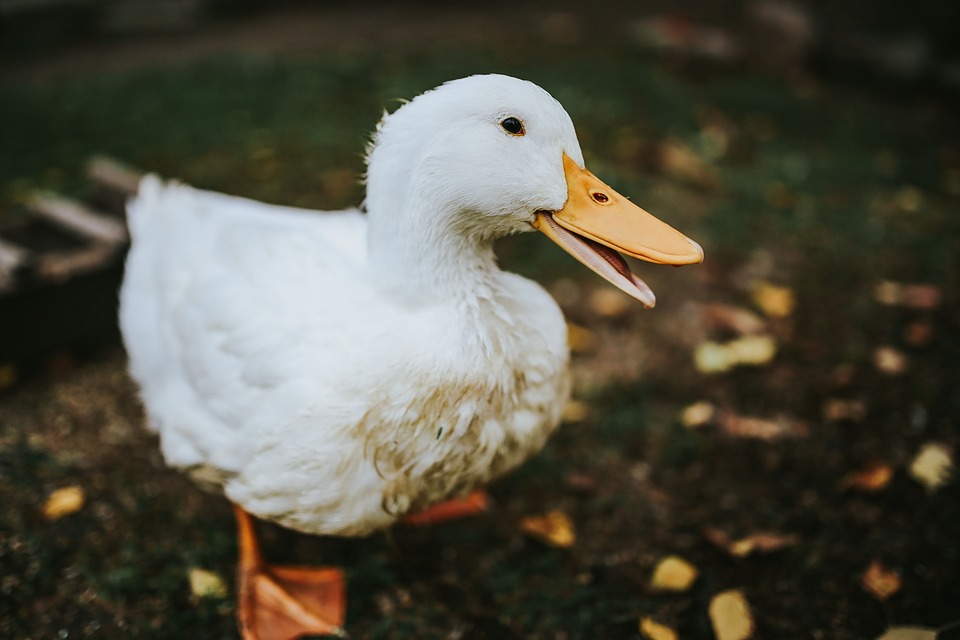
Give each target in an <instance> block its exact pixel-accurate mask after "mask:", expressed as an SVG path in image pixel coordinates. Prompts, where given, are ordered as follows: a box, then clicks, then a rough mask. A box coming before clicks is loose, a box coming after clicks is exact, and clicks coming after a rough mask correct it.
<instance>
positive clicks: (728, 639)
mask: <svg viewBox="0 0 960 640" xmlns="http://www.w3.org/2000/svg"><path fill="white" fill-rule="evenodd" d="M709 614H710V623H711V625H712V626H713V633H714V634H715V635H716V636H717V640H747V638H749V637H750V636H752V635H753V629H754V624H753V615H752V614H751V613H750V606H749V605H748V604H747V599H746V598H745V597H744V595H743V593H742V592H741V591H740V590H738V589H731V590H729V591H723V592H721V593H718V594H717V595H715V596H714V597H713V599H712V600H710V608H709Z"/></svg>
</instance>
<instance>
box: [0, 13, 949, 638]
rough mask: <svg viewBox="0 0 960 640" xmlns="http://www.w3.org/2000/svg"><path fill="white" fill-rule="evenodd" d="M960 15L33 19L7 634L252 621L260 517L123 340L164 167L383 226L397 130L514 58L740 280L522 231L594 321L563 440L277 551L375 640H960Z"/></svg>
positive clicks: (19, 247)
mask: <svg viewBox="0 0 960 640" xmlns="http://www.w3.org/2000/svg"><path fill="white" fill-rule="evenodd" d="M958 24H960V4H957V3H950V2H935V1H932V0H927V1H923V2H913V3H895V2H865V1H863V2H861V1H851V2H839V3H838V2H833V3H830V2H822V1H819V0H816V1H814V0H811V1H809V2H799V1H798V2H790V1H786V0H737V1H728V2H698V1H695V0H683V1H679V2H678V1H674V2H669V3H668V2H661V1H659V0H650V1H648V2H612V3H594V4H591V5H589V6H584V5H583V4H582V3H570V2H553V3H549V4H548V3H538V2H519V3H512V4H507V5H499V6H496V7H493V8H492V9H491V8H489V7H484V8H483V9H480V8H477V7H476V6H474V5H472V4H470V3H440V2H426V1H425V2H401V3H378V2H372V1H371V2H360V3H351V4H349V5H346V4H337V3H324V2H316V3H308V2H274V3H269V5H268V4H267V3H261V2H255V1H253V0H243V1H239V2H226V1H224V0H155V1H150V0H0V105H2V107H0V112H2V114H3V120H2V123H3V124H2V136H0V139H2V153H0V389H2V395H0V487H2V492H3V498H2V500H0V566H2V567H3V569H2V571H0V594H2V595H0V636H3V637H10V638H50V637H59V638H129V637H137V638H180V637H204V638H206V637H211V638H213V637H217V638H220V637H222V638H234V637H237V636H236V631H235V623H234V618H233V615H234V608H233V607H234V605H233V591H232V589H233V586H232V571H233V562H234V555H233V554H234V553H235V545H234V541H233V537H232V536H233V531H232V522H231V518H232V516H231V513H230V509H229V505H228V504H227V503H226V501H225V500H223V499H222V498H220V497H217V496H212V495H208V494H205V493H203V492H201V491H200V490H199V489H197V488H196V487H194V486H193V485H192V484H190V483H189V482H188V481H187V480H185V479H184V478H183V477H181V476H180V475H179V474H177V473H176V472H174V471H171V470H168V469H166V468H165V467H164V466H163V463H162V461H161V459H160V457H159V454H158V452H157V444H156V441H155V439H154V438H153V437H152V436H151V435H150V434H148V433H147V432H146V431H145V430H144V429H143V428H142V415H141V412H140V408H139V403H138V400H137V398H136V393H135V391H134V389H133V387H132V385H131V383H130V381H129V380H128V378H127V376H126V373H125V356H124V354H123V350H122V348H121V347H120V345H119V341H118V338H117V334H116V327H115V321H114V316H115V311H116V295H115V292H116V287H117V286H118V283H119V279H120V276H121V273H122V258H123V254H124V251H125V233H124V231H123V225H122V220H123V218H122V202H123V199H124V197H125V196H124V193H125V191H124V190H125V189H129V188H130V184H131V181H133V183H135V180H136V175H137V172H139V171H150V172H156V173H159V174H162V175H164V176H167V177H171V178H177V179H180V180H183V181H186V182H189V183H191V184H195V185H197V186H200V187H203V188H208V189H215V190H219V191H224V192H229V193H235V194H239V195H243V196H247V197H252V198H257V199H261V200H266V201H270V202H277V203H282V204H288V205H295V206H302V207H309V208H318V209H339V208H344V207H348V206H355V205H357V204H358V203H359V202H360V201H361V200H362V197H363V191H362V185H361V184H360V177H361V176H362V174H363V149H364V145H365V143H366V141H367V140H368V139H369V136H370V133H371V132H372V131H373V128H374V126H375V124H376V122H377V120H378V119H379V117H380V115H381V114H382V112H383V111H384V110H385V109H386V110H388V111H389V110H393V109H394V108H396V106H397V105H398V104H399V101H400V100H402V99H409V98H412V97H413V96H415V95H417V94H418V93H421V92H423V91H425V90H427V89H429V88H431V87H433V86H436V85H437V84H439V83H441V82H443V81H445V80H449V79H452V78H456V77H461V76H465V75H469V74H472V73H489V72H499V73H507V74H511V75H516V76H519V77H523V78H526V79H529V80H532V81H534V82H536V83H538V84H540V85H541V86H543V87H544V88H545V89H547V90H548V91H549V92H551V93H552V94H553V95H554V96H555V97H556V98H557V99H558V100H559V101H560V102H561V103H562V104H563V105H564V106H565V108H566V109H567V110H568V112H569V113H570V114H571V116H572V118H573V121H574V123H575V125H576V127H577V131H578V135H579V137H580V142H581V146H582V147H583V150H584V153H585V156H586V160H587V164H588V166H589V167H590V168H591V169H592V171H594V173H596V174H597V175H599V176H601V177H603V179H604V180H606V181H607V182H609V183H610V184H611V185H612V186H614V187H615V188H617V189H618V190H620V191H621V192H623V193H626V194H629V195H631V196H632V198H633V200H634V201H636V202H638V203H639V204H641V205H642V206H644V208H646V209H648V210H650V211H652V212H654V213H656V214H657V215H658V216H660V217H662V218H663V219H665V220H667V221H669V222H670V223H671V224H673V225H674V226H676V227H677V228H679V229H681V230H682V231H684V232H685V233H686V234H687V235H689V236H690V237H692V238H694V239H696V240H698V241H699V242H700V243H701V244H702V245H703V246H704V248H705V251H706V256H707V260H706V261H705V262H704V264H702V265H699V266H696V267H688V268H685V269H678V270H667V269H663V268H657V267H654V266H652V265H646V264H638V265H636V268H635V270H636V271H637V273H638V274H640V275H641V276H642V277H643V278H644V279H645V280H647V281H648V282H649V283H650V284H651V286H652V288H653V289H654V291H655V292H656V293H657V295H658V306H657V308H656V309H654V310H652V311H649V312H644V311H641V310H639V309H637V308H636V306H635V305H633V304H632V303H631V302H630V301H629V300H627V299H626V298H625V297H624V296H622V295H621V294H619V293H617V292H615V291H612V290H611V289H609V288H608V287H607V286H606V285H604V284H603V283H602V282H600V281H599V279H597V278H595V277H594V276H593V275H592V274H590V273H589V272H587V271H586V270H583V269H582V268H581V267H580V266H579V265H578V264H576V263H575V262H573V261H571V260H569V258H568V257H567V256H566V254H564V253H562V252H561V251H560V250H558V249H554V248H553V247H552V246H546V244H545V243H543V242H540V239H539V238H535V237H528V236H532V235H533V234H526V235H525V236H523V237H518V238H509V239H507V240H506V241H504V242H503V243H502V244H501V246H500V247H499V252H498V253H499V255H500V257H501V261H502V263H503V265H504V267H505V268H508V269H511V270H515V271H518V272H520V273H522V274H524V275H527V276H529V277H531V278H534V279H536V280H538V281H539V282H541V283H542V284H543V285H544V286H546V287H547V288H548V289H549V290H550V291H551V293H553V294H554V296H555V297H556V298H557V300H558V301H559V302H560V304H561V306H562V307H563V308H564V311H565V313H566V314H567V317H568V319H569V321H570V336H571V347H572V349H573V352H574V359H573V365H574V374H575V379H576V385H575V392H574V401H573V402H572V403H571V405H570V406H568V407H567V411H566V420H565V424H564V425H563V426H562V427H561V429H560V431H559V432H558V434H557V435H556V437H555V438H553V440H552V441H551V442H550V444H549V445H548V447H547V449H546V450H545V451H544V452H543V453H542V454H541V455H540V456H538V457H537V458H535V459H534V460H532V461H531V462H530V463H528V464H527V465H525V466H524V467H523V468H522V469H521V470H519V471H518V472H517V473H515V474H513V475H511V476H510V477H509V478H506V479H504V480H501V481H499V482H497V483H496V484H495V485H494V486H493V487H492V488H491V493H492V495H493V498H494V501H495V507H494V509H493V511H492V513H491V514H490V515H489V516H487V517H485V518H481V519H479V520H476V521H474V522H472V523H464V524H460V523H457V524H451V525H448V526H445V527H443V528H441V529H436V530H398V531H396V532H392V533H390V534H389V535H386V536H376V537H374V538H371V539H369V540H365V541H343V540H320V539H316V538H309V537H306V536H298V535H295V534H292V533H290V532H286V531H283V530H280V529H278V528H274V527H264V533H265V538H266V544H267V548H268V553H269V554H270V555H271V556H272V557H276V559H278V560H288V561H291V562H292V561H299V562H305V561H314V560H316V561H328V562H330V561H332V562H337V563H340V564H343V565H344V566H345V567H346V569H347V571H348V577H349V581H350V588H351V591H352V593H351V601H350V610H349V612H348V630H349V631H350V633H351V635H352V636H353V637H356V638H368V637H369V638H406V637H409V638H641V637H642V638H654V639H658V638H669V637H671V636H668V635H657V634H664V633H666V631H663V630H662V629H659V630H658V627H657V626H656V625H662V626H663V627H666V628H668V630H673V631H676V632H678V633H679V636H680V637H682V638H693V639H700V638H703V639H709V638H721V639H722V638H730V637H756V638H808V637H809V638H836V639H845V638H849V639H862V638H879V637H881V635H883V634H884V633H885V632H886V630H887V629H889V628H890V627H896V626H900V625H917V626H919V627H922V628H925V629H927V633H928V635H927V636H920V635H917V636H911V637H915V638H921V637H924V638H929V637H931V636H930V635H929V634H930V633H933V630H936V629H940V630H941V633H940V635H939V637H940V638H941V639H946V640H949V639H950V638H958V637H960V632H958V631H957V629H956V628H955V627H950V626H949V625H950V624H951V623H952V622H954V621H956V620H958V619H960V604H958V603H960V546H958V544H957V542H956V537H957V536H956V533H957V531H958V530H960V500H958V498H960V495H958V494H960V491H958V485H957V482H956V479H955V473H954V471H953V469H954V457H955V453H956V450H957V447H958V444H960V436H958V429H957V422H958V418H960V400H958V399H957V396H956V395H955V392H956V389H957V388H958V382H960V375H958V370H957V366H956V363H957V362H958V361H960V331H958V329H960V300H958V297H957V291H958V288H957V284H958V282H957V280H958V274H960V269H958V264H957V262H958V256H960V215H958V214H960V145H958V142H960V127H958V124H960V123H958V118H957V108H958V99H960V40H958V39H957V38H956V32H957V28H956V27H957V25H958ZM547 513H559V514H562V515H563V516H564V517H565V518H566V520H563V519H560V520H557V519H556V518H554V519H553V520H549V519H548V520H547V521H548V522H554V523H556V522H565V524H563V525H556V526H561V528H564V527H565V528H568V529H569V532H570V533H573V534H574V541H573V542H570V543H565V544H558V540H560V539H564V540H568V538H565V537H564V536H563V535H560V534H558V532H557V531H552V532H551V530H550V527H546V532H545V529H544V526H545V525H543V524H542V523H541V524H540V525H537V524H536V522H537V521H536V520H531V518H537V517H540V516H544V515H546V514H547ZM531 522H533V523H534V524H531ZM672 557H678V558H681V559H682V560H683V562H684V563H685V565H684V566H685V567H687V568H688V569H692V573H690V572H689V571H688V572H687V573H686V574H684V575H687V576H688V577H689V580H679V581H677V580H673V581H670V580H667V582H666V583H665V582H664V578H663V575H662V574H658V570H659V569H661V568H662V566H663V563H664V560H665V559H667V558H672ZM198 571H199V572H201V573H198ZM197 576H201V577H203V576H206V577H205V578H203V579H206V580H208V582H206V583H204V582H203V579H201V578H197ZM204 584H206V585H207V586H206V587H204V586H203V585H204ZM211 584H212V585H213V586H210V585H211ZM198 585H200V586H198ZM730 592H732V593H735V594H738V595H739V597H742V598H743V599H744V601H745V602H746V603H747V605H748V608H747V612H748V613H747V614H744V615H746V616H747V618H746V620H747V621H748V622H749V628H750V629H751V631H750V633H749V634H748V635H740V636H737V635H736V634H735V632H733V631H730V628H731V625H733V626H734V627H735V626H736V624H739V623H743V624H746V623H745V622H744V619H742V618H741V619H735V620H734V621H733V622H730V621H729V620H728V621H727V622H724V621H723V620H719V621H718V619H717V616H716V615H715V613H716V607H713V606H711V605H712V604H713V603H715V602H716V598H717V596H718V595H720V594H724V593H730ZM725 625H726V626H725ZM917 633H919V632H917Z"/></svg>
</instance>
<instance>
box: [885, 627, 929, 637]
mask: <svg viewBox="0 0 960 640" xmlns="http://www.w3.org/2000/svg"><path fill="white" fill-rule="evenodd" d="M877 640H937V630H936V629H927V628H926V627H890V628H889V629H887V631H886V633H884V634H883V635H882V636H880V637H879V638H877Z"/></svg>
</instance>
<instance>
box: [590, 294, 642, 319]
mask: <svg viewBox="0 0 960 640" xmlns="http://www.w3.org/2000/svg"><path fill="white" fill-rule="evenodd" d="M587 304H588V305H589V306H590V308H591V309H592V310H593V312H594V313H596V314H597V315H600V316H603V317H605V318H616V317H618V316H622V315H624V314H625V313H627V312H628V311H630V310H631V309H633V308H634V307H633V304H634V303H633V300H631V299H630V298H629V297H627V295H626V294H624V293H622V292H620V290H619V289H611V288H610V287H597V288H596V289H594V290H593V291H591V292H590V297H589V298H588V299H587Z"/></svg>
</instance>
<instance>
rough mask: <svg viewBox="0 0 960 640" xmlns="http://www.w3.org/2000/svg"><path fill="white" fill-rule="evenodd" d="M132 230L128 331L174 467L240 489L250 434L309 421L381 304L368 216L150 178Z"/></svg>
mask: <svg viewBox="0 0 960 640" xmlns="http://www.w3.org/2000/svg"><path fill="white" fill-rule="evenodd" d="M128 218H129V225H130V230H131V237H132V246H131V250H130V253H129V255H128V257H127V264H126V272H125V276H124V283H123V286H122V289H121V294H120V302H121V305H120V323H121V329H122V333H123V338H124V343H125V345H126V347H127V351H128V354H129V357H130V370H131V373H132V375H133V377H134V378H135V379H136V380H137V382H138V383H139V384H140V387H141V393H142V397H143V401H144V405H145V407H146V410H147V414H148V418H149V422H150V424H151V426H152V428H154V429H155V430H157V431H158V432H159V433H160V435H161V440H162V447H163V453H164V456H165V458H166V459H167V462H168V463H170V464H172V465H175V466H180V467H195V466H212V467H213V468H215V469H216V470H218V472H219V473H222V474H223V475H227V476H229V475H230V474H232V473H235V472H236V471H238V470H239V468H240V467H242V465H243V464H244V460H245V458H246V457H247V455H248V453H249V452H245V451H244V446H245V441H247V438H244V437H242V435H241V432H242V430H243V429H244V428H248V427H249V425H251V424H253V423H257V422H260V423H263V422H271V421H272V422H276V421H282V420H286V419H289V416H291V415H295V414H296V413H297V412H298V411H303V410H304V407H303V406H302V404H303V403H304V401H305V400H304V399H305V398H309V397H310V396H311V389H316V388H317V387H318V386H321V385H322V384H323V378H324V376H325V375H329V374H330V372H329V369H330V366H329V364H330V362H336V361H337V360H338V359H342V357H343V356H342V355H341V353H340V352H341V351H342V349H343V348H344V347H343V345H344V344H345V343H347V342H349V341H351V336H350V334H351V332H355V331H357V330H358V329H357V324H358V323H357V321H356V320H357V317H358V316H362V315H363V314H364V313H365V312H369V308H370V306H371V305H375V304H376V299H375V296H374V294H373V290H372V288H371V287H370V286H369V281H368V280H367V275H366V274H367V269H366V262H367V259H366V229H367V225H366V216H365V215H363V214H362V213H360V212H359V211H357V210H347V211H341V212H318V211H308V210H300V209H293V208H288V207H280V206H275V205H266V204H263V203H259V202H255V201H251V200H246V199H243V198H237V197H232V196H226V195H222V194H217V193H212V192H206V191H201V190H198V189H194V188H191V187H188V186H185V185H177V184H164V183H163V182H161V181H160V180H159V179H157V178H155V177H148V178H145V179H144V181H143V183H142V184H141V188H140V191H139V193H138V195H137V197H136V198H135V199H134V200H133V201H132V202H131V203H130V205H129V207H128ZM268 397H269V401H267V398H268ZM264 414H266V415H264ZM258 415H259V416H260V419H259V420H254V419H253V417H254V416H258Z"/></svg>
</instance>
